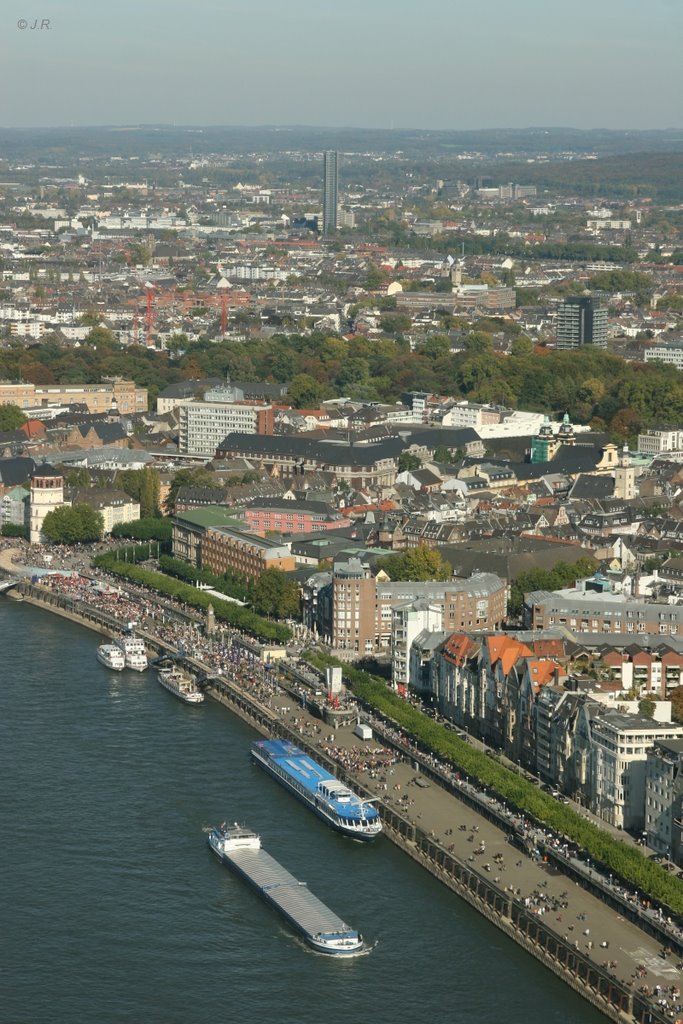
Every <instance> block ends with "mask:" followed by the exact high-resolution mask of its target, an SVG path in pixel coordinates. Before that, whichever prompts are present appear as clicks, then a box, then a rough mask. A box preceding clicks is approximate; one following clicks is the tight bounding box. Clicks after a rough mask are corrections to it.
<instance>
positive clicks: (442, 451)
mask: <svg viewBox="0 0 683 1024" xmlns="http://www.w3.org/2000/svg"><path fill="white" fill-rule="evenodd" d="M434 462H442V463H444V464H445V465H448V464H449V463H452V462H455V459H454V457H453V452H452V451H451V450H450V448H447V447H446V445H445V444H438V445H437V446H436V448H435V449H434Z"/></svg>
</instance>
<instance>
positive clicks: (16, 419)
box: [0, 404, 26, 430]
mask: <svg viewBox="0 0 683 1024" xmlns="http://www.w3.org/2000/svg"><path fill="white" fill-rule="evenodd" d="M24 423H26V417H25V416H24V414H23V412H22V411H21V409H20V408H19V406H18V405H11V404H9V405H0V430H18V429H19V427H21V426H22V425H23V424H24Z"/></svg>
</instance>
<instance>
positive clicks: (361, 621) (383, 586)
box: [323, 558, 507, 673]
mask: <svg viewBox="0 0 683 1024" xmlns="http://www.w3.org/2000/svg"><path fill="white" fill-rule="evenodd" d="M417 599H422V600H423V601H424V602H425V603H426V604H427V605H428V607H429V608H431V609H433V614H432V613H430V612H427V617H428V619H430V620H432V621H435V622H436V621H437V618H438V617H439V616H440V621H441V622H442V624H443V629H444V630H449V631H454V630H456V629H473V630H480V629H481V630H484V629H496V628H498V627H499V626H500V625H501V623H502V622H503V620H504V618H505V613H506V608H507V587H506V584H505V581H504V580H501V579H500V578H499V577H498V576H495V575H494V574H493V573H478V574H476V575H474V576H472V577H470V578H469V579H466V580H448V581H447V582H442V583H438V582H429V583H415V582H413V581H397V582H392V581H391V580H389V578H388V577H387V575H386V573H384V572H379V573H373V571H372V570H371V569H370V567H369V565H368V564H366V563H365V562H362V561H361V560H360V559H359V558H349V559H347V560H344V561H339V562H336V563H335V565H334V569H333V572H332V602H331V621H329V622H328V623H326V624H325V625H324V627H323V631H324V633H325V635H327V636H328V637H329V639H330V642H331V644H332V646H333V647H334V648H336V649H337V650H340V651H350V652H353V653H355V654H357V655H358V656H359V657H362V656H363V655H364V654H371V653H374V652H378V651H381V650H389V649H390V648H391V646H392V627H393V624H394V608H396V607H397V606H399V605H406V603H407V602H414V601H416V600H417ZM424 628H425V627H424V625H421V626H420V629H417V630H416V633H417V632H419V631H420V630H421V629H424ZM439 628H440V627H439ZM396 629H397V636H396V640H395V642H394V646H395V647H396V650H397V658H398V657H399V654H398V652H399V649H400V650H401V651H402V652H403V653H402V655H401V656H400V658H401V664H402V666H403V668H402V672H404V673H406V672H407V665H408V660H409V649H408V648H407V646H406V645H405V642H406V638H407V633H406V635H405V636H402V635H399V634H401V630H402V617H401V616H400V615H399V616H397V619H396ZM406 629H407V627H406Z"/></svg>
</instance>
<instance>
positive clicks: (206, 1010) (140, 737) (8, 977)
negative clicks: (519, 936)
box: [0, 598, 604, 1024]
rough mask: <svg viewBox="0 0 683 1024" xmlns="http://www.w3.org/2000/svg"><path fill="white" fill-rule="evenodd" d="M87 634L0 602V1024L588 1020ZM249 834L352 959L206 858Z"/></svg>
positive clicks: (233, 734)
mask: <svg viewBox="0 0 683 1024" xmlns="http://www.w3.org/2000/svg"><path fill="white" fill-rule="evenodd" d="M97 643H98V638H97V635H96V634H94V633H91V632H89V631H88V630H85V629H83V628H82V627H80V626H77V625H75V624H73V623H70V622H68V621H65V620H64V619H61V618H59V617H57V616H53V615H51V614H50V613H49V612H46V611H43V610H41V609H36V608H33V607H31V606H28V605H26V604H18V603H15V602H13V601H11V600H9V599H6V598H0V722H1V723H2V725H1V729H2V737H1V743H0V769H1V771H2V808H3V809H2V819H1V820H2V864H3V882H4V885H3V890H4V891H3V904H4V910H3V915H2V925H1V927H0V977H1V978H2V985H1V989H2V991H1V993H0V1006H1V1007H2V1009H0V1018H1V1019H2V1020H3V1021H6V1022H7V1024H37V1022H40V1024H43V1022H45V1024H84V1022H87V1024H115V1022H116V1024H119V1022H124V1021H125V1022H131V1024H137V1022H141V1024H142V1022H146V1024H204V1022H205V1021H207V1020H210V1019H212V1018H216V1017H220V1019H221V1020H222V1021H232V1020H238V1021H240V1022H245V1024H252V1022H253V1024H256V1022H262V1021H270V1020H275V1021H277V1022H278V1024H349V1022H354V1024H365V1022H373V1024H390V1022H391V1024H393V1022H397V1021H398V1022H402V1024H403V1022H406V1024H407V1022H409V1021H413V1020H415V1021H420V1022H423V1021H424V1022H428V1024H441V1022H444V1024H445V1022H448V1024H460V1022H463V1024H465V1022H468V1024H471V1022H480V1024H488V1022H491V1024H493V1022H496V1024H498V1022H501V1021H504V1022H506V1024H535V1022H538V1024H541V1022H543V1024H552V1022H558V1024H559V1022H561V1024H597V1022H598V1021H603V1020H604V1018H603V1017H602V1016H601V1015H600V1014H598V1013H597V1011H595V1010H594V1009H592V1008H591V1007H590V1006H589V1005H588V1004H586V1003H584V1002H583V1000H581V999H579V997H578V996H576V995H575V994H574V993H573V992H572V991H571V990H570V989H568V988H566V987H565V986H564V985H563V984H562V983H561V982H560V981H559V980H557V979H556V978H554V977H553V976H552V975H551V974H550V973H548V972H547V971H545V970H544V969H543V968H542V967H541V966H540V965H539V964H537V963H536V962H535V961H534V960H533V959H532V958H531V957H529V956H527V955H526V954H524V953H523V952H522V951H521V950H519V949H518V948H517V947H516V946H515V945H514V944H513V943H511V942H509V941H508V940H506V939H505V938H504V937H503V936H502V935H501V934H500V933H499V932H498V931H497V930H496V929H495V928H494V927H493V926H491V925H489V924H488V922H486V921H485V920H483V919H482V918H480V917H479V916H478V915H477V914H476V912H475V911H474V910H472V909H471V908H470V907H468V906H467V905H466V904H464V903H462V902H461V901H460V900H459V899H458V898H457V897H456V896H455V895H453V894H451V893H450V892H449V891H447V890H446V889H445V888H443V887H442V886H440V885H439V884H438V882H436V881H435V880H434V879H432V878H431V876H430V875H428V874H427V873H426V872H424V871H422V870H421V869H420V868H419V867H418V866H417V865H415V864H414V863H413V862H411V861H410V860H409V859H408V858H407V857H405V856H404V855H403V854H401V853H400V852H399V851H398V850H397V849H396V848H394V847H393V846H392V844H391V843H390V842H389V841H388V840H386V839H385V838H381V839H380V840H379V841H378V842H376V843H375V844H373V845H369V846H368V845H364V844H356V843H353V842H351V841H349V840H348V839H344V838H343V837H342V836H339V835H337V834H336V833H334V832H332V831H331V830H330V829H328V828H326V827H325V825H324V824H323V823H321V822H320V821H319V820H318V819H317V818H316V817H314V816H313V815H312V814H311V813H310V812H309V811H308V810H307V809H306V808H305V807H303V806H302V805H300V804H299V803H298V802H297V801H295V800H294V799H293V798H292V797H291V796H290V795H289V794H287V793H286V792H285V791H284V790H283V789H282V788H281V787H280V786H278V785H277V783H275V782H274V781H273V780H271V779H269V778H268V777H267V776H265V775H264V774H263V772H262V771H260V770H259V769H257V768H256V767H254V766H252V765H251V763H250V760H249V743H250V740H251V739H252V738H253V736H254V733H253V732H252V730H251V729H249V728H248V727H247V726H246V725H245V724H243V723H242V722H240V721H239V720H238V719H236V718H235V717H234V716H233V715H231V713H230V712H229V711H228V710H227V709H225V708H223V707H222V706H220V705H218V704H216V703H214V702H212V701H207V702H206V703H205V704H204V705H202V706H200V707H198V708H191V707H186V706H185V705H183V704H181V703H180V702H179V701H177V700H175V699H174V698H173V697H172V696H171V695H170V694H169V693H167V692H166V691H165V690H163V689H162V688H161V687H160V686H158V684H157V683H156V680H155V679H154V674H153V672H147V673H146V674H144V675H142V676H141V675H138V674H136V673H131V672H124V673H121V674H117V673H114V672H110V671H109V670H107V669H106V668H104V666H102V665H100V664H99V663H98V662H97V661H96V660H95V648H96V646H97ZM224 819H227V820H235V821H240V822H243V823H245V824H248V825H249V826H251V827H252V828H254V829H255V830H257V831H258V832H260V833H261V836H262V840H263V845H264V847H265V848H266V849H267V850H268V851H269V852H270V853H271V854H272V855H273V856H274V857H275V858H276V859H277V860H279V861H281V862H282V864H283V865H284V866H285V867H286V868H287V869H288V870H290V871H291V872H292V873H293V874H294V875H295V876H296V877H297V878H299V879H301V880H304V881H306V882H307V883H308V884H309V886H310V888H311V890H312V891H313V892H314V893H315V894H316V895H317V896H319V897H320V898H321V899H322V900H323V902H325V903H327V904H328V905H329V906H330V907H331V908H332V909H333V910H334V911H336V912H337V913H338V914H339V915H340V916H341V917H343V918H344V920H345V921H347V922H348V923H349V924H350V925H352V926H353V927H355V928H358V929H359V930H360V931H362V932H363V934H364V936H365V937H366V940H367V941H368V943H369V945H370V947H371V949H370V952H369V953H368V954H367V955H365V956H361V957H358V958H356V959H353V960H350V961H344V962H339V961H337V960H333V959H331V958H328V957H324V956H321V955H316V954H315V953H313V952H312V951H310V950H309V949H308V948H307V947H305V946H304V945H303V944H302V942H301V941H300V940H299V939H298V938H297V937H296V936H295V935H294V934H293V933H292V931H291V930H290V929H289V928H288V927H287V926H286V925H285V924H284V922H283V921H281V919H280V918H279V917H277V915H276V914H275V913H274V912H273V911H272V910H271V909H270V908H269V907H267V906H266V905H265V904H264V903H263V902H262V901H261V900H259V898H258V896H257V895H255V894H254V893H253V892H252V891H251V890H250V889H249V888H248V887H247V886H246V885H245V884H244V882H242V881H240V880H239V879H238V878H236V877H234V876H233V875H232V874H231V872H230V871H229V870H228V869H227V868H225V867H223V866H222V865H220V864H219V863H218V862H217V861H216V860H215V859H214V858H213V856H212V855H211V854H210V851H209V849H208V847H207V845H206V836H205V834H204V831H203V830H205V829H206V828H207V827H208V826H209V825H211V824H214V823H215V822H217V821H221V820H224Z"/></svg>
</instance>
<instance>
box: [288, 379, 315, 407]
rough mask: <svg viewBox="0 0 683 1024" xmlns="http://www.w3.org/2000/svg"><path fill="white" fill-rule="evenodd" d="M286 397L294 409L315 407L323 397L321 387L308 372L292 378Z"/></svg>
mask: <svg viewBox="0 0 683 1024" xmlns="http://www.w3.org/2000/svg"><path fill="white" fill-rule="evenodd" d="M287 397H288V399H289V401H290V402H291V403H292V405H293V406H294V408H295V409H317V408H318V406H319V405H320V402H321V400H322V397H323V387H322V385H321V384H319V383H318V381H317V380H315V378H314V377H311V375H310V374H309V373H299V374H297V376H296V377H294V378H292V380H291V381H290V383H289V387H288V389H287Z"/></svg>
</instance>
